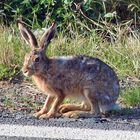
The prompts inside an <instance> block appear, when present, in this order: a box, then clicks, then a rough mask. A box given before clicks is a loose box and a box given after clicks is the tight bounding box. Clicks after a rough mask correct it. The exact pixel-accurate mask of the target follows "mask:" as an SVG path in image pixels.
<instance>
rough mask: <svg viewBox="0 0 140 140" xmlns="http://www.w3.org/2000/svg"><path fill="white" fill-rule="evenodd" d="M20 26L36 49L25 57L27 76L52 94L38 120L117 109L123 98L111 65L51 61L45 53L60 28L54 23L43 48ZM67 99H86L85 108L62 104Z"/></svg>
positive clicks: (81, 59)
mask: <svg viewBox="0 0 140 140" xmlns="http://www.w3.org/2000/svg"><path fill="white" fill-rule="evenodd" d="M18 25H19V29H20V31H21V34H22V36H23V38H24V39H25V40H26V42H27V43H28V44H30V46H31V48H32V51H31V52H30V53H29V54H28V55H27V56H26V57H25V61H24V65H23V73H24V74H25V75H26V76H31V77H32V78H33V80H34V81H35V82H36V84H37V86H38V87H39V88H40V89H41V90H42V91H43V92H44V93H45V94H47V95H48V96H47V99H46V102H45V104H44V106H43V108H42V109H41V111H39V112H37V113H36V114H35V116H36V117H40V118H50V117H55V116H56V114H57V113H58V111H59V112H61V113H63V115H64V116H67V117H78V116H79V115H80V114H81V113H83V112H85V111H86V112H87V111H88V112H90V113H95V114H100V113H101V112H103V113H105V112H106V111H109V110H112V109H114V107H115V106H116V100H117V99H118V96H119V82H118V78H117V76H116V74H115V72H114V70H113V69H112V68H111V67H110V66H108V65H107V64H105V63H104V62H102V61H101V60H99V59H98V58H93V57H88V56H62V57H54V58H48V57H47V56H46V55H45V51H46V48H47V47H48V44H49V42H50V40H51V39H52V38H53V36H54V32H55V30H56V25H55V24H53V25H52V26H51V27H50V29H49V30H48V31H47V32H46V33H45V34H44V35H43V38H42V39H41V46H40V47H36V46H34V44H37V43H36V42H37V41H36V39H35V37H33V36H34V35H33V34H32V33H31V32H28V30H27V28H26V27H25V25H24V23H23V22H22V21H18ZM23 32H24V33H23ZM30 34H31V35H30ZM24 36H25V37H24ZM27 36H29V37H27ZM43 44H44V45H43ZM66 97H76V98H81V97H82V99H83V102H82V104H81V105H62V102H63V100H64V99H65V98H66ZM50 107H51V108H50Z"/></svg>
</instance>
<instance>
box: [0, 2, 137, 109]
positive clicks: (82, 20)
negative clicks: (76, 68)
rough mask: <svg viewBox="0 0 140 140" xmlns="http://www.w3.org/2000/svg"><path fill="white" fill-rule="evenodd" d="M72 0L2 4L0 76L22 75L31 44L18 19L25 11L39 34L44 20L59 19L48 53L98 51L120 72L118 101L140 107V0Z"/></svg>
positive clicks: (3, 78) (25, 14)
mask: <svg viewBox="0 0 140 140" xmlns="http://www.w3.org/2000/svg"><path fill="white" fill-rule="evenodd" d="M74 2H76V1H74V0H73V1H70V0H59V1H55V0H42V1H40V0H35V1H33V0H31V1H27V0H23V1H22V3H21V2H20V1H19V0H17V1H16V0H15V1H13V2H10V1H8V0H6V1H5V3H3V4H2V5H1V7H2V8H3V9H2V10H1V11H0V16H1V17H2V18H1V20H0V23H1V25H0V80H12V79H14V78H15V77H16V76H17V75H19V74H20V73H21V71H20V69H21V67H22V63H23V60H24V55H25V53H27V52H28V51H29V47H28V46H27V45H26V44H25V43H24V41H23V40H21V38H20V35H19V31H18V29H17V27H16V24H15V23H16V19H17V18H18V17H21V16H22V18H23V20H25V21H26V22H27V24H28V27H29V28H31V29H32V30H33V32H35V34H37V36H38V37H39V36H41V34H42V31H43V29H42V28H44V27H46V25H47V27H49V25H50V24H51V23H52V22H53V21H54V20H55V21H57V24H58V32H57V34H56V36H55V38H54V39H53V41H52V43H51V44H50V46H49V48H48V50H47V52H46V53H47V55H48V56H61V55H79V54H81V55H89V56H92V57H98V58H99V59H101V60H103V61H104V62H105V63H107V64H109V65H110V66H111V67H112V68H113V69H114V70H115V71H116V73H117V74H118V76H119V79H120V84H121V95H120V102H121V103H123V104H125V105H126V106H127V107H130V106H131V107H139V106H140V85H139V77H140V36H139V34H140V32H139V24H140V23H139V18H140V17H139V15H140V2H139V0H133V1H132V0H121V1H120V0H108V1H103V0H99V1H96V0H93V1H91V0H88V1H86V0H85V1H82V0H81V1H80V0H79V1H77V3H75V4H74ZM79 2H83V3H82V4H80V6H79V9H78V8H77V7H76V6H77V5H78V3H79ZM14 5H16V6H14ZM25 7H28V8H25ZM25 9H26V10H25ZM43 10H44V11H45V13H44V12H43ZM27 13H28V14H27ZM29 13H30V14H29ZM83 13H84V14H83ZM66 27H67V28H66ZM127 82H128V84H127ZM4 100H5V104H8V105H9V104H10V102H9V100H8V99H7V98H6V97H5V98H4ZM21 100H22V99H21ZM23 102H27V101H25V100H23Z"/></svg>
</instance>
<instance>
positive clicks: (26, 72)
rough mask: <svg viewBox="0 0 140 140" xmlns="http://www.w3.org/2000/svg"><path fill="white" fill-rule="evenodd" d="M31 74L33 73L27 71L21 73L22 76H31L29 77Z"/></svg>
mask: <svg viewBox="0 0 140 140" xmlns="http://www.w3.org/2000/svg"><path fill="white" fill-rule="evenodd" d="M33 73H34V72H33V71H28V70H24V71H23V75H24V76H31V75H33Z"/></svg>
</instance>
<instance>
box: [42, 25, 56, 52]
mask: <svg viewBox="0 0 140 140" xmlns="http://www.w3.org/2000/svg"><path fill="white" fill-rule="evenodd" d="M55 31H56V23H53V24H52V26H51V27H50V28H49V29H48V30H47V31H46V32H45V33H44V34H43V36H42V38H41V40H40V47H41V48H42V49H43V50H46V48H47V47H48V45H49V43H50V41H51V39H52V38H53V37H54V33H55Z"/></svg>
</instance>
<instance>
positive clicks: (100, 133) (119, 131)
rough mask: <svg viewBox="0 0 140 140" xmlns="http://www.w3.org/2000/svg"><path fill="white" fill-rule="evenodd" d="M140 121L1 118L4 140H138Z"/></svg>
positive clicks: (21, 115)
mask: <svg viewBox="0 0 140 140" xmlns="http://www.w3.org/2000/svg"><path fill="white" fill-rule="evenodd" d="M139 137H140V118H135V119H132V118H130V117H129V118H124V117H122V118H121V117H120V118H93V117H92V118H83V119H68V118H55V119H49V120H38V119H36V118H33V117H32V116H29V115H24V114H16V115H15V114H14V115H13V114H7V113H1V115H0V140H7V139H9V140H20V139H21V140H23V139H27V140H42V139H50V140H54V139H60V140H61V139H66V140H67V139H70V140H77V139H78V140H94V139H96V140H97V139H98V140H115V139H117V140H124V139H125V140H131V139H133V140H138V139H139Z"/></svg>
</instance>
